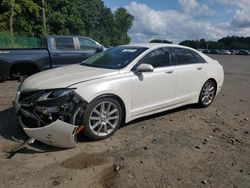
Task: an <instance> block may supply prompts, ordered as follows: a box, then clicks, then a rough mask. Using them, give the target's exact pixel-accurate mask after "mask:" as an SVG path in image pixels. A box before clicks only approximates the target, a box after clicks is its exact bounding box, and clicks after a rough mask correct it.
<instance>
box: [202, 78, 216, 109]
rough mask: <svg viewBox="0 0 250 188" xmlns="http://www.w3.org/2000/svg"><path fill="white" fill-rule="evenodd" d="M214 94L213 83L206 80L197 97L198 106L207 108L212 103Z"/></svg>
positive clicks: (214, 86) (214, 87)
mask: <svg viewBox="0 0 250 188" xmlns="http://www.w3.org/2000/svg"><path fill="white" fill-rule="evenodd" d="M215 94H216V85H215V83H214V81H212V80H208V81H207V82H206V83H205V84H204V85H203V87H202V89H201V93H200V97H199V105H200V106H201V107H207V106H209V105H210V104H211V103H212V102H213V100H214V97H215Z"/></svg>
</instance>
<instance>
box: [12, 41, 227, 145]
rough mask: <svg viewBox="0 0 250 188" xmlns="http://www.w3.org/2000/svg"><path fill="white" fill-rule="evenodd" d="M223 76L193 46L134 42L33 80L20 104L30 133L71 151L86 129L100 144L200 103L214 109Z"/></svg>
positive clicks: (22, 93) (22, 121)
mask: <svg viewBox="0 0 250 188" xmlns="http://www.w3.org/2000/svg"><path fill="white" fill-rule="evenodd" d="M223 79H224V72H223V67H222V66H221V65H220V64H219V62H218V61H216V60H214V59H212V58H210V57H208V56H206V55H205V54H203V53H200V52H199V51H197V50H194V49H192V48H188V47H184V46H180V45H173V44H160V43H158V44H153V43H150V44H131V45H123V46H118V47H115V48H111V49H108V50H106V51H104V52H101V53H98V54H96V55H95V56H93V57H91V58H89V59H87V60H86V61H84V62H83V63H81V64H79V65H71V66H67V67H61V68H57V69H53V70H48V71H44V72H40V73H37V74H35V75H33V76H31V77H29V78H27V79H26V80H25V81H24V82H23V83H22V84H21V85H20V87H19V91H18V94H17V97H16V102H15V103H14V105H15V107H16V111H17V113H18V117H19V122H20V124H21V126H22V127H23V129H24V131H25V132H26V133H27V135H29V136H30V137H31V138H35V139H37V140H39V141H41V142H43V143H45V144H49V145H52V146H58V147H64V148H71V147H75V146H76V142H75V141H76V140H75V137H76V136H77V134H78V133H79V132H80V131H81V130H83V132H84V134H85V135H86V136H88V137H89V138H90V139H92V140H100V139H104V138H107V137H109V136H111V135H112V134H113V133H114V132H115V131H116V130H117V129H118V128H119V126H120V125H121V124H122V123H127V122H130V121H132V120H134V119H137V118H140V117H143V116H148V115H151V114H155V113H159V112H162V111H166V110H170V109H173V108H177V107H180V106H183V105H187V104H193V103H198V104H199V106H200V107H207V106H209V105H210V104H211V103H212V102H213V99H214V97H215V96H216V95H217V94H218V93H219V91H220V90H221V88H222V84H223ZM131 129H133V128H132V127H131ZM131 131H132V130H131Z"/></svg>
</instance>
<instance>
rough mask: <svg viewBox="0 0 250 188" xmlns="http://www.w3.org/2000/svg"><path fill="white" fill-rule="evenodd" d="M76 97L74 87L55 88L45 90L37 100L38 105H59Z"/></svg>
mask: <svg viewBox="0 0 250 188" xmlns="http://www.w3.org/2000/svg"><path fill="white" fill-rule="evenodd" d="M73 97H74V89H72V88H70V89H68V88H65V89H55V90H48V91H44V92H43V93H42V94H41V95H40V96H39V98H38V99H37V100H36V104H37V105H41V106H58V105H62V104H64V103H66V102H67V101H69V99H72V98H73Z"/></svg>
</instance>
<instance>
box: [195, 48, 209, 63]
mask: <svg viewBox="0 0 250 188" xmlns="http://www.w3.org/2000/svg"><path fill="white" fill-rule="evenodd" d="M192 53H193V54H194V57H195V58H196V60H197V63H206V61H205V60H204V59H203V58H202V57H201V56H200V55H199V54H198V53H196V52H194V51H192Z"/></svg>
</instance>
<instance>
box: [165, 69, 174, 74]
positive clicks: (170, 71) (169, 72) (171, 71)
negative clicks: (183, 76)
mask: <svg viewBox="0 0 250 188" xmlns="http://www.w3.org/2000/svg"><path fill="white" fill-rule="evenodd" d="M173 72H174V70H168V71H166V72H165V73H167V74H171V73H173Z"/></svg>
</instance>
